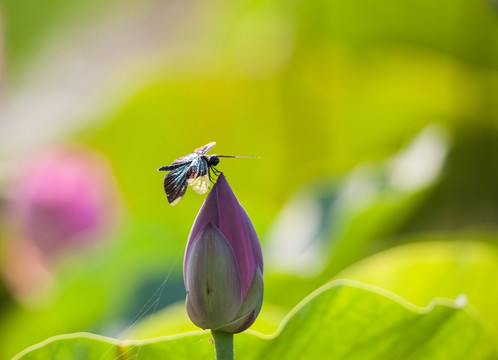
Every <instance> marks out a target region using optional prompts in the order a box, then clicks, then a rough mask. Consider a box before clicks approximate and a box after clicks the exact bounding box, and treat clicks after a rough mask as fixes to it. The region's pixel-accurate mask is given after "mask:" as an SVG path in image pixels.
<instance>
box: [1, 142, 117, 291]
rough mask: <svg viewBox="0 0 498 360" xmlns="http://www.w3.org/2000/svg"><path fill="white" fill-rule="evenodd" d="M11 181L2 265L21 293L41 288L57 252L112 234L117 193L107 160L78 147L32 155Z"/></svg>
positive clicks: (85, 246)
mask: <svg viewBox="0 0 498 360" xmlns="http://www.w3.org/2000/svg"><path fill="white" fill-rule="evenodd" d="M12 180H13V184H12V186H11V188H10V191H9V193H8V199H7V203H6V206H5V209H4V211H5V216H4V221H5V224H4V226H3V228H4V237H5V249H4V254H3V255H4V261H3V266H2V267H3V273H4V277H5V279H6V281H7V283H8V284H9V286H10V288H11V289H12V290H13V291H14V292H15V293H17V295H21V296H22V294H29V293H31V292H33V290H34V288H36V287H43V283H45V282H46V280H47V279H48V278H49V276H47V274H50V264H51V262H52V261H53V260H54V258H55V257H57V256H58V255H60V254H61V253H63V252H67V251H71V250H73V251H75V250H82V249H86V248H88V247H89V246H91V245H93V244H95V243H97V242H99V241H102V240H104V239H105V238H106V237H108V235H109V234H108V232H109V230H110V229H111V227H112V226H113V224H114V222H115V219H116V217H117V216H116V215H117V214H116V213H117V201H116V200H117V196H116V190H115V186H114V183H113V181H112V173H111V171H110V168H109V166H108V165H107V163H106V162H105V161H104V160H103V159H102V158H101V157H100V156H98V155H96V154H94V153H93V152H91V151H89V150H86V149H84V148H81V147H76V146H71V147H67V146H66V147H63V148H59V149H56V150H51V151H47V152H43V153H41V154H39V155H37V156H35V157H33V158H32V159H30V161H29V162H28V163H27V164H23V165H22V167H21V168H19V171H18V173H17V176H16V177H15V178H14V179H12ZM28 250H29V251H28Z"/></svg>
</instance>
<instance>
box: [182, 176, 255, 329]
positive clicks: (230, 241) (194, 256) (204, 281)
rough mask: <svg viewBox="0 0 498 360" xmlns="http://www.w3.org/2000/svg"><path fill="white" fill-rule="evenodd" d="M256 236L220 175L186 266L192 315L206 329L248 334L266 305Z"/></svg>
mask: <svg viewBox="0 0 498 360" xmlns="http://www.w3.org/2000/svg"><path fill="white" fill-rule="evenodd" d="M262 270H263V256H262V253H261V247H260V245H259V240H258V237H257V235H256V231H255V230H254V227H253V225H252V223H251V221H250V219H249V217H248V216H247V214H246V212H245V211H244V209H243V208H242V206H241V205H240V203H239V202H238V200H237V198H236V197H235V195H234V193H233V192H232V190H231V189H230V186H229V185H228V183H227V181H226V179H225V177H224V176H223V174H221V175H220V176H219V178H218V181H217V182H216V184H215V185H214V186H213V189H212V190H211V193H210V194H209V195H208V197H207V199H206V201H205V202H204V204H203V206H202V208H201V210H200V211H199V214H198V215H197V218H196V220H195V222H194V225H193V227H192V230H191V232H190V236H189V240H188V243H187V249H186V251H185V261H184V280H185V287H186V289H187V300H186V305H187V312H188V314H189V317H190V319H191V320H192V322H193V323H194V324H196V325H197V326H199V327H201V328H203V329H213V330H221V331H225V332H230V333H236V332H240V331H244V330H245V329H247V328H248V327H249V326H250V325H251V324H252V323H253V322H254V320H256V317H257V316H258V314H259V311H260V310H261V305H262V301H263V274H262Z"/></svg>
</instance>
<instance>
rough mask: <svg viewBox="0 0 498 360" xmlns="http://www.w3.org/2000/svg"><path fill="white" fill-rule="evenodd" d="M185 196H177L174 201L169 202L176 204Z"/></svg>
mask: <svg viewBox="0 0 498 360" xmlns="http://www.w3.org/2000/svg"><path fill="white" fill-rule="evenodd" d="M182 197H183V196H180V197H177V198H176V199H175V200H174V201H172V202H170V203H169V204H170V205H171V206H175V205H176V204H178V203H179V202H180V200H181V199H182Z"/></svg>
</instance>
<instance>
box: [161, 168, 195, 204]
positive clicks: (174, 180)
mask: <svg viewBox="0 0 498 360" xmlns="http://www.w3.org/2000/svg"><path fill="white" fill-rule="evenodd" d="M188 169H189V166H188V164H185V165H184V166H182V167H178V168H176V169H173V170H171V171H170V172H169V173H167V174H166V176H165V177H164V192H165V193H166V196H167V197H168V202H169V203H170V204H171V205H172V206H175V205H176V204H178V202H180V200H181V199H182V197H183V195H184V194H185V191H187V170H188Z"/></svg>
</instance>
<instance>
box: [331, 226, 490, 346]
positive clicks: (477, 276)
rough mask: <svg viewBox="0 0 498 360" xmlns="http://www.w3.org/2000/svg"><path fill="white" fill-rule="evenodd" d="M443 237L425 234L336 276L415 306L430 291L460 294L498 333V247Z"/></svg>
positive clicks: (423, 301) (429, 295) (442, 294)
mask: <svg viewBox="0 0 498 360" xmlns="http://www.w3.org/2000/svg"><path fill="white" fill-rule="evenodd" d="M446 237H448V238H449V239H450V238H451V237H450V236H446ZM462 237H464V236H462ZM488 237H489V236H488ZM469 238H470V239H472V238H479V239H481V240H482V239H485V238H486V237H485V236H483V235H480V236H475V235H474V236H469ZM444 239H445V236H442V235H439V236H435V235H433V236H427V237H426V238H425V239H423V238H420V239H419V240H420V241H422V240H425V241H424V242H419V243H413V244H405V245H401V246H398V247H395V248H393V249H389V250H386V251H384V252H381V253H379V254H376V255H373V256H371V257H369V258H367V259H365V260H363V261H360V262H358V263H356V264H354V265H353V266H351V267H349V268H347V269H346V270H344V271H343V272H341V273H340V274H338V275H337V276H336V278H347V279H352V280H356V281H361V282H365V283H368V284H371V285H375V286H380V287H382V288H384V289H387V290H389V291H393V292H396V294H399V295H400V296H402V297H404V298H405V299H407V300H409V301H410V302H413V303H414V304H416V305H419V306H425V305H426V304H427V303H428V302H429V301H430V300H431V298H433V297H434V296H440V297H450V298H454V297H457V296H458V295H459V294H465V296H466V297H467V298H468V301H469V303H470V304H472V306H473V307H475V308H476V309H477V310H478V311H479V312H480V313H481V315H483V318H484V319H486V321H487V322H489V324H490V325H491V326H493V327H494V330H495V331H496V334H498V311H497V309H496V304H497V303H498V248H497V247H496V246H494V245H490V244H486V243H481V242H476V241H464V240H460V241H451V242H450V241H441V240H444ZM494 239H496V236H495V237H494ZM430 240H432V241H431V242H429V241H430ZM435 240H439V241H435ZM497 339H498V336H497Z"/></svg>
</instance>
